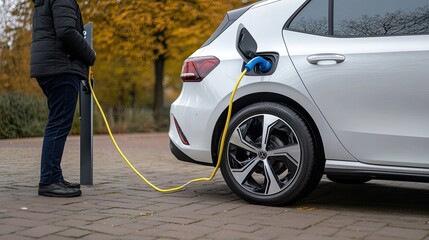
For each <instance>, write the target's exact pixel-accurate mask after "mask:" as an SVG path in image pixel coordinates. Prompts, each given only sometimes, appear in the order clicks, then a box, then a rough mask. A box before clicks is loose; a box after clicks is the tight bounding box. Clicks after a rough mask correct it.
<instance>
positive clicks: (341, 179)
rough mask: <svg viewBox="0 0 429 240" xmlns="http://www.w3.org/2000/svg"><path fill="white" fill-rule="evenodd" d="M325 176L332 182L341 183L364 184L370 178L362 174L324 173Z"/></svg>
mask: <svg viewBox="0 0 429 240" xmlns="http://www.w3.org/2000/svg"><path fill="white" fill-rule="evenodd" d="M326 177H327V178H328V179H329V180H331V181H332V182H335V183H342V184H364V183H366V182H369V181H371V180H372V178H370V177H363V176H342V175H326Z"/></svg>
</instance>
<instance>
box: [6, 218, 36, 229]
mask: <svg viewBox="0 0 429 240" xmlns="http://www.w3.org/2000/svg"><path fill="white" fill-rule="evenodd" d="M0 224H2V225H3V224H8V225H15V226H22V227H35V226H40V225H43V224H44V223H43V222H41V221H36V220H30V219H25V218H3V219H0Z"/></svg>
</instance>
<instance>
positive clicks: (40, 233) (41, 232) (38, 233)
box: [19, 225, 67, 238]
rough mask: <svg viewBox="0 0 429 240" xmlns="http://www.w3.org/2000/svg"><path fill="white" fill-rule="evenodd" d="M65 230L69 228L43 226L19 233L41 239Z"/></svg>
mask: <svg viewBox="0 0 429 240" xmlns="http://www.w3.org/2000/svg"><path fill="white" fill-rule="evenodd" d="M65 229H67V228H65V227H59V226H50V225H42V226H37V227H33V228H30V229H27V230H25V231H22V232H19V234H20V235H24V236H28V237H35V238H40V237H44V236H47V235H49V234H53V233H57V232H60V231H63V230H65Z"/></svg>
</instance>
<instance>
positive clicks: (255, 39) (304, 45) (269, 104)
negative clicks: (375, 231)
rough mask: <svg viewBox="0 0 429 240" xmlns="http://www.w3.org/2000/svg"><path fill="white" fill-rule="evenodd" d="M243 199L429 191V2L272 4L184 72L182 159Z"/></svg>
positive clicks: (176, 128)
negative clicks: (337, 190)
mask: <svg viewBox="0 0 429 240" xmlns="http://www.w3.org/2000/svg"><path fill="white" fill-rule="evenodd" d="M255 56H262V57H264V58H265V59H267V60H268V61H269V62H270V63H271V64H272V68H271V70H270V71H268V72H265V73H264V72H262V71H260V70H259V69H258V67H255V69H253V71H250V72H249V73H248V74H247V75H246V76H245V77H244V79H243V81H242V83H241V85H240V87H239V89H238V91H237V95H236V97H235V101H234V104H233V118H232V120H231V123H230V125H229V131H228V134H227V139H226V145H225V149H224V154H223V159H222V162H221V171H222V175H223V177H224V179H225V181H226V183H227V184H228V186H229V187H230V188H231V189H232V190H233V191H234V192H235V193H236V194H237V195H239V196H240V197H242V198H243V199H245V200H247V201H249V202H252V203H257V204H267V205H281V204H290V203H293V202H294V201H297V200H299V199H300V198H302V197H304V196H305V195H306V194H308V193H309V192H310V191H312V190H313V189H314V188H315V187H316V186H317V184H318V183H319V181H320V179H321V177H322V175H323V174H324V173H326V174H327V176H328V178H329V179H331V180H333V181H335V182H341V183H364V182H367V181H369V180H371V179H392V180H407V181H422V182H425V181H426V182H427V181H428V180H429V110H428V109H429V108H428V104H429V0H407V1H404V0H347V1H346V0H307V1H306V0H269V1H262V2H259V3H256V4H253V5H251V6H248V7H245V8H241V9H238V10H234V11H231V12H229V13H228V14H227V15H226V17H225V19H224V21H223V22H222V23H221V25H220V26H219V28H218V29H217V30H216V32H215V33H214V34H213V35H212V36H211V37H210V39H209V40H207V42H206V43H205V44H204V45H203V46H202V47H201V48H200V49H198V50H197V51H196V52H195V53H194V54H193V55H192V56H190V57H189V58H188V59H187V60H186V61H185V63H184V67H183V72H182V75H181V78H182V80H183V82H184V84H183V89H182V92H181V94H180V96H179V97H178V99H177V100H176V101H175V102H174V103H173V104H172V106H171V125H170V131H169V137H170V139H171V149H172V152H173V153H174V154H175V156H176V157H177V158H178V159H180V160H184V161H189V162H194V163H202V164H207V165H213V164H215V163H216V161H217V155H218V148H219V141H220V136H221V132H222V130H223V127H224V124H225V117H226V110H227V108H228V102H229V98H230V95H231V92H232V89H233V87H234V84H235V82H236V80H237V78H238V76H239V75H240V73H241V72H242V70H243V66H244V64H245V62H248V61H249V60H250V59H251V58H253V57H255Z"/></svg>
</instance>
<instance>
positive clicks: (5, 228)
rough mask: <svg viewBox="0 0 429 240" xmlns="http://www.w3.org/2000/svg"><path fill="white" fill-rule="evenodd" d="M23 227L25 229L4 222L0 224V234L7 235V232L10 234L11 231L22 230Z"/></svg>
mask: <svg viewBox="0 0 429 240" xmlns="http://www.w3.org/2000/svg"><path fill="white" fill-rule="evenodd" d="M23 229H25V228H23V227H18V226H13V225H6V224H2V225H0V235H5V234H10V233H14V232H18V231H21V230H23Z"/></svg>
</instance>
